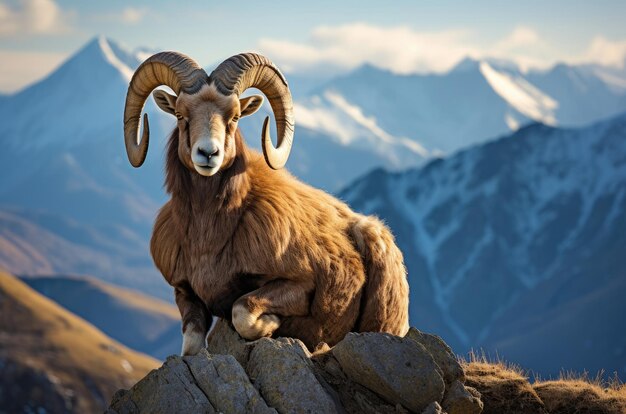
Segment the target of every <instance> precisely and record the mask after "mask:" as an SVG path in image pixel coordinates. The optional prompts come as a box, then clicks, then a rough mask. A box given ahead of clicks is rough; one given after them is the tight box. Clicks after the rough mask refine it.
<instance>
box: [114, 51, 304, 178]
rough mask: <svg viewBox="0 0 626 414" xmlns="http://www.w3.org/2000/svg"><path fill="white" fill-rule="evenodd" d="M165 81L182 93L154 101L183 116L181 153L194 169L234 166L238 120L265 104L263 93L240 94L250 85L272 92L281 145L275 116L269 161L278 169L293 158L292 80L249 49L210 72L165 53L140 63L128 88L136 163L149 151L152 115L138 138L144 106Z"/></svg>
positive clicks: (129, 138)
mask: <svg viewBox="0 0 626 414" xmlns="http://www.w3.org/2000/svg"><path fill="white" fill-rule="evenodd" d="M162 85H165V86H168V87H170V88H171V89H172V90H173V91H174V92H175V93H176V95H171V94H169V93H167V92H165V91H162V90H156V91H155V92H154V99H155V101H156V103H157V104H158V106H159V107H160V108H161V109H162V110H164V111H165V112H168V113H170V114H172V115H175V116H176V118H177V119H178V134H179V137H178V138H179V140H178V142H179V144H178V155H179V157H180V160H181V162H183V164H185V165H186V166H187V167H188V168H190V169H192V170H195V171H197V172H198V173H199V174H201V175H205V176H211V175H213V174H215V173H216V172H218V171H220V170H221V169H225V168H228V167H229V166H230V164H231V163H232V160H233V159H234V157H235V155H236V149H235V141H234V135H235V131H236V130H237V122H238V121H239V119H240V118H241V117H244V116H247V115H250V114H253V113H254V112H256V111H257V110H258V109H259V107H260V106H261V104H262V103H263V97H262V96H260V95H253V96H249V97H246V98H240V95H241V94H242V93H243V92H244V91H245V90H246V89H248V88H257V89H259V90H260V91H261V92H263V94H265V96H267V98H268V100H269V102H270V105H271V107H272V110H273V111H274V116H275V118H276V129H277V131H278V141H277V144H278V145H277V147H274V145H273V144H272V139H271V136H270V133H269V117H266V118H265V122H264V124H263V131H262V137H261V145H262V147H263V154H264V155H265V159H266V161H267V163H268V165H269V166H270V167H272V168H274V169H278V168H282V167H283V166H284V165H285V163H286V162H287V158H288V157H289V152H290V151H291V144H292V142H293V129H294V121H293V104H292V101H291V93H290V92H289V87H288V86H287V81H286V80H285V78H284V76H283V75H282V74H281V73H280V71H279V70H278V68H276V66H274V64H273V63H272V62H270V61H269V60H268V59H267V58H265V57H264V56H261V55H258V54H255V53H244V54H240V55H236V56H233V57H231V58H229V59H227V60H225V61H224V62H222V63H221V64H220V65H219V66H218V67H217V68H216V69H215V70H214V71H213V72H212V73H211V75H207V74H206V72H205V71H204V70H203V69H202V68H201V67H200V66H198V64H197V63H196V62H194V61H193V60H192V59H191V58H189V57H187V56H185V55H182V54H180V53H176V52H162V53H157V54H156V55H154V56H152V57H150V58H148V59H147V60H146V61H145V62H143V63H142V64H141V66H139V68H138V69H137V71H136V72H135V74H134V76H133V78H132V80H131V81H130V85H129V87H128V93H127V95H126V107H125V109H124V139H125V142H126V153H127V155H128V159H129V161H130V163H131V164H132V165H133V166H135V167H139V166H141V164H143V162H144V160H145V158H146V154H147V152H148V142H149V134H150V128H149V124H148V115H147V114H144V125H143V136H142V138H141V140H140V141H139V140H138V139H139V125H140V120H141V112H142V110H143V106H144V104H145V102H146V99H147V98H148V96H149V95H150V93H151V92H152V91H153V90H154V89H155V88H157V87H158V86H162Z"/></svg>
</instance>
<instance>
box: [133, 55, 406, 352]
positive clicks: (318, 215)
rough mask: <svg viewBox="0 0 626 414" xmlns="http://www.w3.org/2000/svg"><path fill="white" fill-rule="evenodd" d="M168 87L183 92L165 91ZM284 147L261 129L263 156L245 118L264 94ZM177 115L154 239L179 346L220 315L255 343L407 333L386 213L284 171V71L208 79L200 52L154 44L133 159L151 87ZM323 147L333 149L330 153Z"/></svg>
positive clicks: (251, 58) (193, 340)
mask: <svg viewBox="0 0 626 414" xmlns="http://www.w3.org/2000/svg"><path fill="white" fill-rule="evenodd" d="M162 85H165V86H168V87H170V88H171V89H172V90H173V91H174V92H175V93H176V96H174V95H171V94H169V93H166V92H164V91H162V90H156V91H154V90H155V88H157V87H159V86H162ZM248 88H257V89H259V90H260V91H261V92H262V93H263V94H264V95H265V96H266V97H267V99H268V100H269V103H270V106H271V107H272V110H273V112H274V116H275V119H276V127H277V132H278V139H277V146H276V147H274V144H273V143H272V139H271V136H270V132H269V117H267V118H266V119H265V123H264V126H263V130H262V148H263V155H264V157H263V156H261V154H260V153H258V152H256V151H253V150H251V149H249V148H248V147H247V146H246V144H245V142H244V140H243V138H242V136H241V133H240V131H239V129H238V127H237V125H238V121H239V119H240V118H242V117H244V116H248V115H251V114H252V113H254V112H256V111H257V110H258V109H259V107H260V106H261V104H262V102H263V97H262V96H260V95H253V96H249V97H245V98H240V95H241V94H242V93H243V92H244V91H245V90H246V89H248ZM152 91H154V94H153V96H154V98H155V101H156V102H157V104H158V106H159V107H160V108H161V109H162V110H164V111H165V112H168V113H170V114H173V115H175V116H176V118H177V119H178V122H177V126H176V128H175V129H174V131H173V132H172V134H171V136H170V138H169V143H168V147H167V153H166V180H165V187H166V190H167V192H168V193H169V195H170V196H171V198H170V200H169V201H168V202H167V203H166V204H165V205H164V206H163V208H162V209H161V210H160V212H159V214H158V217H157V219H156V223H155V225H154V230H153V234H152V240H151V253H152V257H153V259H154V262H155V264H156V266H157V267H158V269H159V270H160V271H161V273H162V274H163V276H164V277H165V279H166V280H167V282H168V283H169V284H170V285H171V286H173V287H174V290H175V298H176V304H177V305H178V308H179V309H180V313H181V316H182V321H183V350H182V353H183V355H190V354H195V353H197V352H198V351H199V350H200V349H201V348H202V346H203V345H204V341H205V337H206V334H207V331H208V329H209V328H210V326H211V322H212V319H213V317H214V316H217V317H220V318H225V319H228V320H231V321H232V324H233V326H234V327H235V329H236V330H237V331H238V332H239V334H240V335H241V336H242V337H244V338H246V339H249V340H254V339H258V338H260V337H263V336H271V335H276V336H290V337H296V338H299V339H301V340H302V341H303V342H304V343H305V344H306V345H307V346H308V347H309V348H314V347H315V346H316V345H317V344H318V343H320V342H326V343H328V344H330V345H333V344H335V343H337V342H338V341H339V340H341V339H342V338H343V337H344V335H345V334H346V333H347V332H350V331H358V332H363V331H376V332H379V331H381V332H389V333H392V334H396V335H403V334H404V333H406V331H407V330H408V283H407V279H406V271H405V267H404V263H403V258H402V254H401V252H400V250H399V249H398V248H397V246H396V245H395V242H394V239H393V236H392V234H391V233H390V231H389V230H388V229H387V227H385V226H384V225H383V224H382V223H381V222H380V221H379V220H377V219H376V218H374V217H368V216H364V215H361V214H357V213H355V212H353V211H351V210H350V208H349V207H348V206H347V205H345V204H344V203H342V202H341V201H339V200H337V199H336V198H334V197H332V196H330V195H328V194H327V193H325V192H323V191H321V190H317V189H315V188H312V187H310V186H308V185H306V184H304V183H302V182H300V181H298V180H297V179H296V178H294V177H293V176H291V175H290V174H289V173H288V172H286V171H285V170H283V169H281V168H282V167H283V166H284V165H285V163H286V161H287V158H288V157H289V153H290V151H291V146H292V142H293V135H294V117H293V108H292V106H293V105H292V98H291V93H290V91H289V87H288V85H287V81H286V80H285V78H284V76H283V75H282V74H281V72H280V71H279V70H278V68H277V67H276V66H274V64H273V63H271V62H270V61H269V60H268V59H267V58H265V57H264V56H261V55H258V54H254V53H245V54H240V55H236V56H233V57H231V58H229V59H227V60H226V61H224V62H223V63H221V64H220V65H219V66H218V67H217V68H216V69H215V70H214V71H213V72H212V73H211V74H210V75H207V73H206V72H205V71H204V70H203V69H202V68H201V67H200V66H198V65H197V63H195V62H194V61H193V60H192V59H191V58H189V57H187V56H185V55H182V54H180V53H176V52H162V53H158V54H156V55H154V56H152V57H150V58H149V59H147V60H146V61H145V62H144V63H142V64H141V66H139V68H138V69H137V71H136V72H135V74H134V76H133V78H132V80H131V82H130V85H129V88H128V93H127V96H126V106H125V109H124V139H125V143H126V151H127V154H128V158H129V160H130V162H131V164H132V165H133V166H135V167H139V166H141V165H142V163H143V162H144V160H145V158H146V154H147V151H148V139H149V124H148V117H147V114H145V115H144V122H143V134H142V136H141V139H139V133H140V124H141V113H142V111H143V107H144V104H145V102H146V100H147V99H148V97H149V96H150V93H152ZM320 156H323V155H322V154H320Z"/></svg>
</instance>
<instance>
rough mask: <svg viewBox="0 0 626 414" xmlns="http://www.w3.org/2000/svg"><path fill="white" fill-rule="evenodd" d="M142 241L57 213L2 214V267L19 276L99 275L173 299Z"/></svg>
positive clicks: (3, 211) (9, 211)
mask: <svg viewBox="0 0 626 414" xmlns="http://www.w3.org/2000/svg"><path fill="white" fill-rule="evenodd" d="M142 236H143V235H137V234H136V233H134V232H131V231H129V230H128V229H125V228H123V227H121V228H120V227H114V226H109V227H96V226H93V225H87V224H84V223H81V222H79V221H76V220H73V219H68V218H65V217H64V216H59V215H56V214H49V213H45V212H40V211H29V210H16V209H0V266H1V267H2V268H4V269H7V270H9V271H11V272H13V273H15V274H19V275H52V274H91V275H97V276H98V278H99V279H102V280H105V281H108V282H110V283H114V284H117V285H121V286H126V287H132V288H135V289H140V290H141V291H143V292H146V293H149V294H151V295H153V296H157V297H160V298H163V299H167V300H170V299H171V288H170V287H169V286H168V285H167V283H165V280H164V279H163V277H162V276H161V275H160V274H159V273H158V271H157V270H156V269H155V268H154V265H153V263H152V259H151V257H150V254H149V253H148V247H147V242H146V241H145V239H143V237H145V236H143V237H142Z"/></svg>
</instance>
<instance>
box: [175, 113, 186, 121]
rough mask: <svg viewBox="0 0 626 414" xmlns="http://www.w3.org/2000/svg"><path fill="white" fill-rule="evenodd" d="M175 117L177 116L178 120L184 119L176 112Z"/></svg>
mask: <svg viewBox="0 0 626 414" xmlns="http://www.w3.org/2000/svg"><path fill="white" fill-rule="evenodd" d="M176 118H177V119H178V120H179V121H182V120H183V119H184V118H183V116H182V115H181V114H179V113H178V112H176Z"/></svg>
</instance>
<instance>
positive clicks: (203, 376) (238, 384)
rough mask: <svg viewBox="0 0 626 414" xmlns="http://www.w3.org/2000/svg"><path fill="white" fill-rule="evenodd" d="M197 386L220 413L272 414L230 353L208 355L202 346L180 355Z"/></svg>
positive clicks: (274, 412) (271, 410)
mask: <svg viewBox="0 0 626 414" xmlns="http://www.w3.org/2000/svg"><path fill="white" fill-rule="evenodd" d="M183 360H184V362H185V363H186V364H187V366H188V367H189V370H190V371H191V374H192V375H193V377H194V379H195V380H196V383H197V385H198V387H199V388H200V389H201V390H202V392H203V393H204V394H205V395H206V396H207V398H208V400H209V401H210V402H211V405H213V407H215V409H216V410H217V411H218V412H220V413H225V414H238V413H255V414H272V413H273V414H276V410H274V409H273V408H269V407H268V406H267V404H266V403H265V401H264V400H263V398H261V395H259V392H258V391H257V389H256V388H254V386H253V385H252V383H251V382H250V380H249V379H248V376H247V375H246V371H244V369H243V368H242V367H241V365H239V363H238V362H237V360H236V359H235V358H234V357H233V356H232V355H211V354H210V353H209V352H208V351H207V350H206V349H205V350H203V351H202V352H200V353H199V354H198V355H196V356H192V357H184V358H183Z"/></svg>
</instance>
